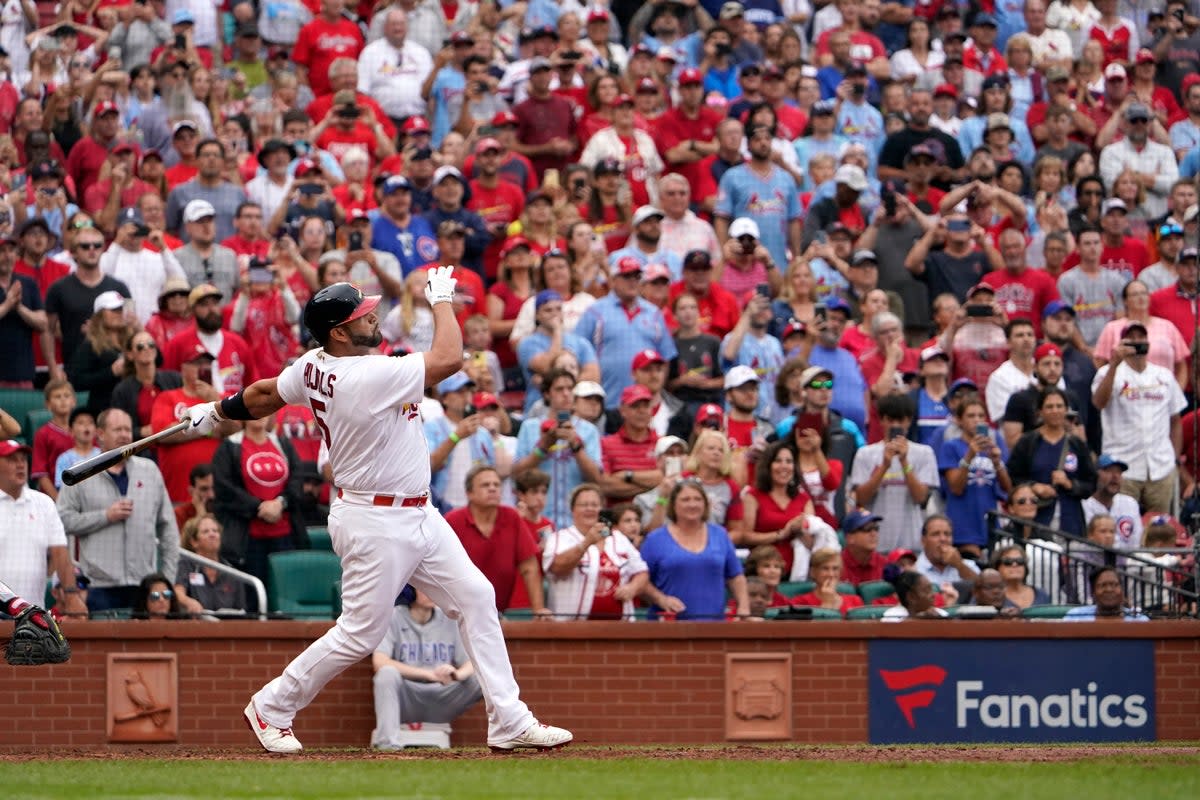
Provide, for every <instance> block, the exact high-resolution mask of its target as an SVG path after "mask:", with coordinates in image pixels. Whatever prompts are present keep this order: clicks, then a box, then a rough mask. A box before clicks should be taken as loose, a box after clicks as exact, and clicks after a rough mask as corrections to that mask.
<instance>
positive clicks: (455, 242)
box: [421, 219, 487, 326]
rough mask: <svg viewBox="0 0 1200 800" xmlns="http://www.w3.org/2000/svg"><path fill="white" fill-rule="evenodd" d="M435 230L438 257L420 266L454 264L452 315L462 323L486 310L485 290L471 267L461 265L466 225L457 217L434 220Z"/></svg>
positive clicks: (429, 266)
mask: <svg viewBox="0 0 1200 800" xmlns="http://www.w3.org/2000/svg"><path fill="white" fill-rule="evenodd" d="M436 233H437V243H438V253H439V255H440V258H439V259H438V260H437V261H433V262H430V263H429V264H426V265H424V266H423V267H421V269H423V270H426V271H428V270H431V269H433V268H434V267H438V266H441V265H443V264H453V265H454V277H455V278H456V279H457V280H458V283H457V284H456V285H455V287H454V316H455V317H456V318H457V319H458V324H459V325H460V326H465V325H466V323H467V318H468V317H471V316H474V315H475V314H486V313H487V294H486V292H485V291H484V288H483V279H482V278H480V277H479V275H478V274H477V273H475V272H474V271H473V270H470V269H467V268H466V267H464V266H462V258H463V253H464V252H465V251H466V244H467V226H465V225H463V224H462V223H461V222H459V221H458V220H454V219H444V220H442V221H441V222H439V223H438V227H437V231H436Z"/></svg>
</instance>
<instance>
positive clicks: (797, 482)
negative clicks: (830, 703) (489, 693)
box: [0, 0, 1200, 674]
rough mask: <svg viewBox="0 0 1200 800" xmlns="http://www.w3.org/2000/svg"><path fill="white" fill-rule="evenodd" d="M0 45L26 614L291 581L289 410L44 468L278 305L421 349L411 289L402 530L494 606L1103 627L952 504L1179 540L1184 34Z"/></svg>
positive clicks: (1168, 26)
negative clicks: (451, 301) (452, 344)
mask: <svg viewBox="0 0 1200 800" xmlns="http://www.w3.org/2000/svg"><path fill="white" fill-rule="evenodd" d="M4 11H5V13H4V14H3V16H2V17H0V76H2V77H3V81H0V185H2V186H3V188H4V195H3V198H2V202H0V289H3V290H4V295H3V300H2V301H0V348H2V352H3V353H4V354H5V357H4V358H3V359H0V405H4V404H5V402H8V401H9V400H11V398H14V397H17V396H19V395H22V394H25V395H28V393H30V392H34V391H37V392H41V393H42V397H43V398H44V402H42V401H39V403H38V405H39V407H42V406H44V409H45V413H44V416H41V417H38V416H37V415H35V414H31V415H29V417H28V418H27V419H28V420H33V419H38V420H39V421H40V422H42V423H43V424H40V426H39V427H37V429H36V430H31V429H29V425H28V422H27V419H26V418H20V419H18V418H16V416H17V415H16V414H3V415H0V425H2V426H3V427H4V431H5V434H6V435H7V436H9V437H24V439H22V440H19V439H18V438H11V439H9V440H8V441H7V442H6V443H4V444H0V462H2V469H0V483H2V484H3V485H0V489H2V490H3V492H2V493H0V512H2V513H3V514H4V515H5V522H4V524H3V526H2V527H0V565H2V567H3V568H2V569H0V575H3V577H4V579H5V580H6V581H12V584H13V586H14V588H17V589H18V590H19V591H20V592H23V593H27V596H30V597H34V598H38V597H41V595H42V586H43V584H44V582H45V579H46V574H47V566H48V565H49V566H50V567H51V568H52V570H53V572H54V578H53V582H54V583H55V584H56V588H55V598H56V600H57V602H58V604H59V610H61V611H63V612H64V613H80V612H81V611H82V609H83V608H84V606H86V608H87V609H88V610H90V611H91V612H93V613H97V612H104V611H108V610H112V609H130V608H132V609H136V610H137V612H138V613H139V614H140V615H142V616H163V615H172V614H191V615H196V614H204V613H206V612H208V613H211V612H215V611H218V610H229V609H246V608H247V605H248V603H249V604H250V607H251V609H252V608H253V600H252V598H250V599H249V600H248V598H247V594H246V591H245V587H244V585H242V584H240V583H239V582H238V581H236V580H234V579H231V578H229V577H228V576H226V575H223V574H221V573H219V572H217V571H215V570H213V569H211V568H210V567H209V566H206V565H205V564H204V563H202V562H201V561H198V560H195V559H194V558H193V557H192V555H191V554H195V555H197V556H202V557H206V558H209V559H215V560H220V561H224V562H225V563H227V564H230V565H233V566H235V567H236V568H237V569H239V570H243V571H245V572H247V573H249V574H252V575H255V576H257V577H259V578H262V579H263V580H264V581H265V580H268V576H269V568H268V567H269V563H270V556H271V555H272V554H273V553H279V552H284V551H289V550H293V549H305V548H307V547H309V546H310V541H309V528H310V526H317V527H319V526H321V525H322V524H323V522H324V515H325V514H327V510H328V503H329V502H330V498H331V494H330V493H331V491H333V492H335V493H336V489H335V488H334V487H333V484H332V482H333V480H334V478H335V476H333V475H331V474H330V471H329V469H328V465H327V464H326V463H325V458H324V456H323V449H324V446H325V442H323V434H322V423H321V419H320V416H319V409H315V408H305V407H287V408H285V409H284V410H283V411H281V412H280V413H279V414H277V415H275V416H274V417H273V418H272V419H268V420H263V421H257V422H250V423H246V424H245V425H244V426H242V425H238V424H236V423H226V424H225V426H224V428H223V429H222V430H220V431H219V432H218V434H219V435H215V436H212V437H206V438H201V439H190V438H187V435H186V434H180V435H177V436H176V437H174V438H172V439H167V440H164V441H163V442H162V443H161V444H159V445H158V446H156V447H155V448H154V449H153V450H152V451H150V452H149V453H148V455H149V456H150V458H134V459H131V460H129V461H128V462H126V464H125V465H124V466H123V467H122V468H119V469H115V470H112V471H110V472H109V473H106V474H105V475H102V476H99V477H97V478H95V479H92V480H89V481H85V482H83V483H81V484H78V485H76V486H69V487H64V486H63V485H62V472H63V470H64V469H66V468H67V467H69V466H71V465H72V464H75V463H77V462H79V461H81V460H82V459H84V458H87V457H88V456H89V455H92V454H94V453H96V452H99V451H100V450H105V449H109V448H113V447H119V446H122V445H125V444H128V443H129V442H130V441H132V440H133V439H137V438H140V437H142V436H145V435H148V434H149V433H151V432H155V431H161V430H163V429H165V428H167V427H169V426H170V425H172V424H173V423H174V422H175V421H176V420H177V419H178V418H179V415H180V412H181V410H182V409H183V408H186V407H188V406H191V405H195V404H199V403H203V402H207V401H211V400H214V399H217V398H219V397H222V396H228V395H229V394H231V393H234V392H237V391H238V390H240V389H241V388H243V387H244V386H246V385H248V384H249V383H250V382H252V381H254V380H255V379H257V378H260V377H271V376H274V375H276V374H278V372H279V371H280V370H281V369H282V368H283V367H284V366H285V365H286V364H287V363H288V362H289V360H290V359H292V358H294V357H295V356H297V355H298V354H299V353H300V352H302V350H303V348H305V347H307V346H309V344H310V341H309V337H308V335H307V332H306V331H305V330H304V329H303V326H302V324H301V323H300V320H301V316H302V310H303V308H304V305H305V303H306V302H307V300H308V299H309V298H310V297H311V296H312V295H313V294H314V292H316V291H318V290H319V289H320V288H321V287H322V286H326V285H330V284H332V283H336V282H339V281H347V280H348V281H352V282H354V283H355V284H357V285H359V286H360V287H361V288H362V289H363V291H364V292H366V293H368V294H382V295H383V296H384V304H383V305H382V306H381V312H380V315H381V318H382V320H381V329H382V332H383V334H384V337H385V342H384V345H383V347H382V352H383V353H385V354H392V355H402V354H405V353H409V352H420V351H422V350H425V349H428V347H429V346H430V342H431V340H432V325H433V317H432V313H431V311H430V309H429V307H428V305H427V303H426V300H425V297H424V294H423V291H422V289H423V286H424V282H425V281H424V271H425V270H426V269H428V268H429V267H430V266H432V265H437V264H453V265H455V275H456V277H457V278H458V288H457V291H458V294H457V297H456V301H455V311H456V315H457V317H458V320H459V323H460V324H461V326H462V328H463V331H464V342H465V345H466V353H465V354H464V368H463V370H462V372H460V373H458V374H456V375H454V376H452V377H450V378H448V379H446V380H445V381H443V382H442V383H441V384H440V385H439V386H438V387H437V390H436V392H432V393H431V396H430V397H429V398H428V399H427V401H426V402H425V403H424V404H422V407H421V416H422V421H423V424H424V427H425V431H426V435H427V439H428V443H429V450H430V459H431V464H430V466H431V470H432V475H433V477H432V484H431V492H432V495H433V499H434V501H435V502H436V503H437V504H438V506H439V507H440V508H441V509H442V511H443V512H444V513H445V514H446V516H447V519H448V521H449V522H450V523H451V525H452V527H453V528H454V529H455V531H456V532H457V533H458V535H459V537H460V539H461V540H462V542H463V544H464V546H465V547H466V549H467V551H468V553H469V554H470V555H471V557H472V559H473V560H474V561H475V563H476V564H478V565H479V566H480V568H481V569H482V570H483V571H484V572H485V573H486V574H487V575H488V577H489V578H490V579H491V581H492V583H493V586H494V587H495V590H496V595H497V601H498V606H499V608H500V609H501V610H502V611H504V610H508V609H528V610H529V613H530V614H532V615H534V616H537V617H547V618H555V619H577V618H594V619H623V618H626V619H628V618H634V617H635V616H638V615H640V614H641V613H642V610H644V609H648V615H649V617H650V618H652V619H653V618H659V617H662V618H667V619H713V620H716V619H725V618H761V617H762V616H763V615H764V614H765V610H766V609H768V608H770V607H772V606H774V607H782V606H793V605H800V606H807V607H811V608H820V609H825V610H829V611H832V612H834V613H836V614H852V613H853V611H854V609H855V608H857V607H859V606H871V605H872V604H879V603H882V604H885V605H891V606H892V608H891V609H889V610H888V611H887V612H886V613H887V614H888V615H889V618H897V617H903V616H905V615H907V614H910V613H911V614H912V615H914V616H915V615H920V616H937V615H941V614H945V613H946V612H945V611H943V610H942V609H944V608H945V607H948V606H953V605H955V604H957V603H960V602H966V601H967V599H968V596H970V595H973V596H974V601H975V602H976V603H980V604H984V605H995V606H996V607H997V608H1010V609H1011V608H1017V609H1020V608H1027V607H1029V606H1033V605H1037V604H1045V603H1050V602H1070V603H1075V604H1079V605H1084V606H1085V607H1088V606H1086V604H1088V603H1091V602H1093V600H1095V601H1096V602H1097V603H1099V602H1100V598H1098V597H1097V598H1093V597H1092V592H1091V588H1092V584H1090V583H1089V581H1088V580H1087V579H1086V577H1085V576H1082V575H1061V576H1057V577H1056V580H1055V582H1054V585H1053V586H1050V585H1033V584H1031V580H1030V578H1031V571H1030V567H1031V564H1030V563H1029V562H1030V561H1031V560H1032V559H1034V556H1035V555H1036V553H1034V552H1033V551H1032V550H1030V551H1026V550H1025V549H1023V548H1020V547H1018V548H1016V549H1015V550H1014V549H1012V548H1007V549H1005V548H994V547H993V546H992V542H993V537H992V535H991V531H989V530H988V527H987V523H986V519H985V514H986V513H987V512H988V511H1004V512H1007V513H1008V514H1010V515H1011V516H1012V517H1013V518H1015V519H1016V521H1015V522H1012V521H1010V524H1012V525H1013V530H1014V531H1015V530H1018V529H1021V525H1022V524H1028V525H1033V524H1034V523H1036V524H1037V525H1039V526H1044V527H1043V528H1038V529H1037V530H1043V531H1044V530H1045V529H1046V528H1049V529H1056V530H1060V531H1062V532H1064V533H1067V534H1072V535H1075V536H1079V537H1085V538H1087V539H1088V540H1089V541H1091V542H1093V543H1094V544H1095V545H1096V548H1095V550H1094V553H1093V555H1094V559H1095V560H1094V562H1093V563H1094V565H1095V566H1096V567H1100V568H1102V567H1104V566H1106V565H1107V566H1113V565H1114V564H1116V563H1117V562H1116V559H1115V558H1114V557H1113V551H1119V552H1122V553H1135V552H1142V551H1145V552H1148V553H1150V555H1153V554H1154V552H1153V550H1154V548H1160V547H1167V548H1176V547H1188V546H1190V543H1191V537H1190V535H1189V533H1188V531H1187V527H1186V525H1185V524H1182V523H1181V522H1180V520H1182V521H1183V523H1189V522H1190V521H1191V520H1192V518H1193V515H1194V514H1196V513H1200V495H1198V494H1197V480H1196V476H1197V469H1198V464H1197V462H1198V459H1200V416H1198V415H1197V412H1196V410H1195V409H1196V404H1195V397H1196V391H1197V360H1196V341H1197V339H1198V338H1200V337H1198V336H1197V333H1198V324H1200V322H1198V319H1200V317H1198V313H1197V298H1198V296H1200V251H1198V249H1197V248H1198V247H1200V241H1198V231H1200V205H1198V190H1197V186H1198V183H1197V180H1196V177H1197V174H1200V77H1198V75H1200V3H1197V2H1195V0H1169V1H1168V2H1166V4H1165V5H1156V4H1153V3H1133V2H1128V1H1127V0H1094V2H1088V0H1083V2H1079V1H1078V0H1055V1H1054V2H1052V3H1050V4H1049V5H1047V4H1046V2H1045V0H1004V1H1003V2H992V0H979V1H978V2H970V3H967V2H955V1H954V0H887V1H886V2H881V0H832V1H831V2H818V1H817V0H746V2H738V0H728V1H722V0H678V1H676V0H656V1H655V2H650V3H645V4H636V3H632V2H628V0H616V1H615V2H613V3H612V5H611V6H610V5H606V4H604V3H600V4H596V5H586V6H585V5H581V4H580V3H579V2H578V0H557V1H556V0H528V1H526V0H518V1H516V2H514V1H513V0H499V1H498V0H478V1H476V0H394V2H390V3H389V2H386V1H384V0H381V2H378V3H374V4H373V3H371V2H367V1H366V0H364V1H363V2H359V3H357V4H349V3H347V1H346V0H319V1H318V0H303V1H301V0H228V2H216V3H214V2H208V1H207V0H167V1H166V2H161V0H133V1H132V2H123V0H99V2H95V3H90V4H89V3H82V2H79V0H70V1H69V2H65V3H61V4H59V3H56V2H52V1H51V0H36V1H35V0H9V2H8V3H7V4H6V5H5V6H4ZM339 399H340V398H339ZM343 402H353V398H347V399H346V400H345V401H343ZM10 410H11V409H10ZM363 446H369V443H364V444H363ZM27 458H28V460H29V461H30V462H31V463H30V464H29V465H28V466H27V465H26V460H27ZM50 502H53V503H54V504H56V508H55V513H52V512H50V511H49V510H48V509H49V503H50ZM1021 520H1025V521H1026V522H1025V523H1022V522H1021ZM1029 530H1030V531H1035V529H1034V528H1030V529H1029ZM1035 533H1036V531H1035ZM1035 538H1037V537H1036V535H1035ZM1147 548H1150V549H1149V550H1147ZM1171 559H1173V560H1171ZM1171 559H1168V560H1167V561H1165V562H1164V564H1165V565H1166V566H1169V567H1172V568H1178V570H1179V571H1178V572H1172V571H1168V572H1166V573H1165V574H1166V576H1167V577H1166V578H1164V580H1167V581H1173V582H1176V583H1177V585H1179V586H1181V587H1186V586H1187V585H1188V584H1187V580H1188V579H1187V578H1186V575H1187V573H1188V571H1189V570H1190V569H1191V567H1192V564H1191V562H1190V561H1189V559H1187V558H1186V557H1185V558H1182V559H1181V558H1179V557H1171ZM1122 564H1123V562H1122ZM885 577H886V578H887V579H888V580H889V581H890V584H888V585H884V586H881V585H880V582H881V581H883V580H884V579H885ZM1059 578H1061V580H1059ZM1093 583H1094V582H1093ZM1106 586H1107V584H1106ZM1190 586H1191V590H1192V591H1194V588H1195V587H1194V584H1191V585H1190ZM964 593H965V594H964ZM1112 597H1113V596H1112V593H1111V592H1107V593H1106V595H1105V599H1104V601H1103V602H1104V603H1105V604H1107V605H1105V606H1104V609H1106V610H1111V609H1113V608H1117V609H1118V610H1119V609H1120V606H1121V602H1122V598H1120V597H1117V598H1116V601H1115V605H1114V601H1113V599H1112ZM1106 610H1104V611H1099V612H1096V613H1100V614H1101V615H1105V614H1106V613H1107V611H1106ZM421 615H422V616H423V617H424V618H428V613H427V610H424V611H422V612H421ZM390 647H391V645H390V644H389V648H390ZM397 652H398V651H397ZM389 660H394V659H392V655H391V653H390V650H389V653H388V656H387V658H386V659H383V661H384V662H388V661H389ZM381 663H382V662H381ZM447 674H449V673H448V672H447Z"/></svg>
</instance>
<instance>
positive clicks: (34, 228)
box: [13, 217, 71, 297]
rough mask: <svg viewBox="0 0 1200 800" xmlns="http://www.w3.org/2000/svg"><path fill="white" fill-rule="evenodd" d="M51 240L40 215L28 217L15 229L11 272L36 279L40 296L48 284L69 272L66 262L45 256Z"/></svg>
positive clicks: (48, 227)
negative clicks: (14, 246)
mask: <svg viewBox="0 0 1200 800" xmlns="http://www.w3.org/2000/svg"><path fill="white" fill-rule="evenodd" d="M53 242H54V234H53V233H52V232H51V231H50V226H49V225H48V224H47V223H46V220H45V219H44V218H42V217H30V218H29V219H27V220H25V221H24V222H23V223H21V227H20V228H19V229H18V230H17V246H18V250H17V262H16V264H14V265H13V272H15V273H16V274H18V275H25V276H26V277H29V278H33V279H34V280H35V281H37V285H38V291H40V292H41V293H42V297H45V296H46V292H48V291H49V290H50V284H52V283H54V282H55V281H56V280H58V279H59V278H64V277H66V276H67V274H69V273H70V272H71V268H70V267H69V266H67V265H66V264H64V263H62V262H61V261H55V260H54V259H53V258H47V257H46V253H48V252H50V246H51V244H52V243H53Z"/></svg>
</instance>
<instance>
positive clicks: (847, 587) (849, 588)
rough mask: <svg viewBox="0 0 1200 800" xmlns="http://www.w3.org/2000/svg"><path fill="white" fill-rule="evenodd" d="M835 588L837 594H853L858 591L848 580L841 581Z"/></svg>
mask: <svg viewBox="0 0 1200 800" xmlns="http://www.w3.org/2000/svg"><path fill="white" fill-rule="evenodd" d="M837 590H838V594H855V593H856V592H857V591H858V587H857V586H855V585H854V584H853V583H851V582H850V581H842V582H841V583H839V584H838V588H837Z"/></svg>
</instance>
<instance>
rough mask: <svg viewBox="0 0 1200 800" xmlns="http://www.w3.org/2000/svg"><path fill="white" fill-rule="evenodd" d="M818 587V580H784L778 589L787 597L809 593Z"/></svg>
mask: <svg viewBox="0 0 1200 800" xmlns="http://www.w3.org/2000/svg"><path fill="white" fill-rule="evenodd" d="M815 588H817V582H816V581H784V582H783V583H781V584H779V589H778V590H777V591H778V592H779V593H780V594H781V595H783V596H784V597H787V598H789V599H790V598H793V597H799V596H800V595H802V594H808V593H809V592H811V591H812V590H813V589H815Z"/></svg>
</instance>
